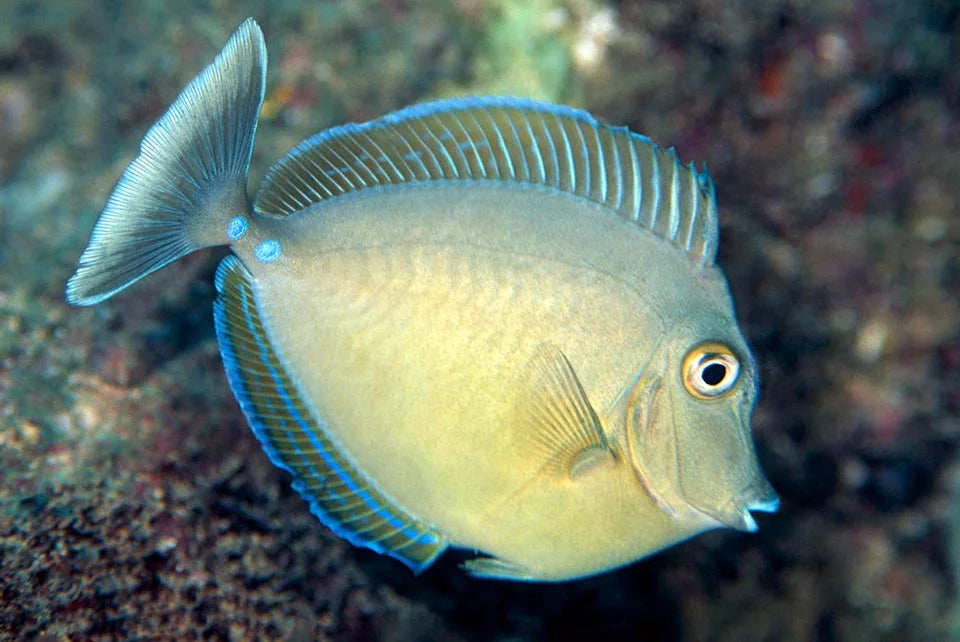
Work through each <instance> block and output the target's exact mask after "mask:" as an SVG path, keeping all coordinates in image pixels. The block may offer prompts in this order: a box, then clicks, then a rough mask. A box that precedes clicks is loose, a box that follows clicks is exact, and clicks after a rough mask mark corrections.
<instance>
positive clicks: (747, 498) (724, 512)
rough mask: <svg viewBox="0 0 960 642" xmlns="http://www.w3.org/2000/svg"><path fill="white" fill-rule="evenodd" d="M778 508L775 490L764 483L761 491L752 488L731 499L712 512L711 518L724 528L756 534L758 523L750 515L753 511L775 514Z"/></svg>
mask: <svg viewBox="0 0 960 642" xmlns="http://www.w3.org/2000/svg"><path fill="white" fill-rule="evenodd" d="M778 508H780V498H779V497H778V496H777V493H776V492H775V491H774V490H773V488H771V487H770V485H769V484H768V483H766V482H764V483H763V485H762V486H761V488H760V489H757V488H755V487H750V488H747V489H745V490H744V491H743V492H742V493H738V494H737V495H735V496H734V497H732V498H730V501H728V502H727V503H726V504H724V505H723V506H721V507H720V508H719V509H718V510H716V511H712V512H711V513H710V516H711V517H713V518H714V519H715V520H717V521H718V522H720V523H721V524H723V525H724V526H729V527H730V528H735V529H737V530H738V531H745V532H747V533H754V532H756V530H757V522H756V520H755V519H754V518H753V515H751V514H750V513H751V511H758V512H761V513H775V512H777V509H778Z"/></svg>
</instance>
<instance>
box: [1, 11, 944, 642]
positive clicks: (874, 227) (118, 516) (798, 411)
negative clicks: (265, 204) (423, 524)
mask: <svg viewBox="0 0 960 642" xmlns="http://www.w3.org/2000/svg"><path fill="white" fill-rule="evenodd" d="M267 6H269V8H267ZM247 16H252V17H254V18H256V19H257V20H258V21H259V23H260V24H261V26H262V27H263V29H264V31H265V33H266V39H267V46H268V50H269V54H270V70H269V72H268V75H267V99H266V102H265V104H264V110H263V117H262V120H261V122H260V127H259V136H258V139H257V144H256V147H255V149H254V156H253V161H252V176H251V183H250V184H251V185H256V184H257V183H258V182H259V179H260V177H261V176H262V174H263V173H264V172H265V170H266V168H267V167H268V166H269V165H270V164H271V163H272V162H273V161H274V160H275V159H277V158H279V157H280V156H281V155H282V154H283V153H285V152H286V151H287V150H288V149H289V148H290V147H291V146H292V145H294V144H295V143H296V142H298V141H299V140H300V139H302V138H304V137H306V136H308V135H309V134H312V133H314V132H316V131H319V130H321V129H323V128H325V127H328V126H331V125H335V124H340V123H343V122H346V121H363V120H367V119H369V118H373V117H376V116H379V115H382V114H384V113H387V112H389V111H392V110H394V109H397V108H399V107H402V106H404V105H407V104H409V103H413V102H419V101H423V100H428V99H432V98H438V97H446V96H454V95H471V94H488V93H494V94H510V95H522V96H529V97H533V98H540V99H547V100H552V101H556V102H563V103H567V104H570V105H573V106H575V107H582V108H585V109H587V110H589V111H590V112H592V113H593V114H595V115H596V116H597V117H599V118H601V119H603V120H604V121H606V122H609V123H611V124H625V125H629V126H630V127H631V128H632V129H633V130H635V131H638V132H640V133H643V134H646V135H648V136H650V137H651V138H653V139H654V140H655V141H657V142H658V143H660V144H661V145H664V146H675V147H676V149H677V151H678V154H679V156H680V158H681V159H682V160H683V161H691V160H693V161H696V162H697V163H698V165H699V164H701V163H706V164H707V165H708V166H709V169H710V172H711V174H712V175H713V177H714V179H715V181H716V184H717V194H718V200H719V207H720V223H721V241H720V252H719V257H718V261H719V264H720V265H721V267H722V268H723V269H724V271H725V272H726V274H727V277H728V278H729V281H730V284H731V289H732V291H733V296H734V299H735V302H736V304H737V311H738V317H739V320H740V322H741V324H742V327H743V331H744V333H745V335H746V336H747V339H748V341H749V342H750V344H751V346H752V348H753V350H754V352H755V356H756V358H757V361H758V363H759V368H760V372H761V395H760V402H759V405H758V408H757V411H756V414H755V419H754V426H755V428H754V430H755V435H756V439H757V442H758V450H759V455H760V459H761V463H762V465H763V468H764V471H765V472H766V474H767V476H768V477H769V479H770V481H771V483H772V484H773V486H774V487H775V488H776V489H777V491H778V492H779V494H780V497H781V499H782V507H781V509H780V512H779V513H777V514H775V515H762V516H759V518H758V523H759V527H760V530H759V532H758V533H756V534H753V535H748V534H743V533H738V532H735V531H732V530H722V531H715V532H711V533H707V534H705V535H702V536H699V537H697V538H695V539H693V540H691V541H688V542H686V543H683V544H680V545H678V546H675V547H673V548H670V549H668V550H667V551H665V552H663V553H661V554H658V555H656V556H654V557H651V558H648V559H645V560H642V561H640V562H638V563H635V564H633V565H631V566H629V567H627V568H624V569H620V570H618V571H614V572H611V573H607V574H604V575H601V576H597V577H594V578H590V579H586V580H580V581H575V582H569V583H565V584H556V585H551V584H531V585H524V584H510V583H503V582H489V581H478V580H473V579H470V578H468V577H467V576H466V575H465V574H464V573H463V572H462V571H461V570H459V569H458V568H457V563H458V562H460V561H462V560H463V559H465V558H466V557H468V555H467V554H459V555H458V554H447V555H444V556H443V557H442V558H441V559H440V560H439V561H438V563H437V564H436V565H435V566H434V567H432V568H431V569H429V570H428V571H427V572H426V573H424V574H423V575H421V576H419V577H415V576H413V575H412V574H411V573H410V572H409V571H408V570H407V569H406V568H405V567H404V566H402V565H401V564H399V563H398V562H396V561H394V560H391V559H388V558H383V557H380V556H378V555H376V554H375V553H372V552H370V551H367V550H360V549H357V548H353V547H351V546H350V545H349V544H347V543H345V542H343V541H341V540H339V539H337V538H335V537H334V536H333V535H332V534H330V533H329V532H328V531H327V530H326V529H324V528H323V527H322V526H321V525H320V523H319V522H318V521H317V520H316V519H315V518H314V517H313V516H312V515H310V513H309V511H308V508H307V504H306V503H305V502H304V501H302V500H301V499H300V498H299V497H298V496H297V495H296V493H295V492H294V491H293V490H292V489H291V488H290V486H289V481H290V480H289V478H288V476H287V475H286V473H284V472H282V471H280V470H278V469H276V468H274V467H273V466H272V465H271V464H270V463H269V462H268V460H267V457H266V455H264V454H263V452H262V451H261V449H260V446H259V444H258V443H257V442H256V440H255V438H254V437H253V435H252V434H251V433H250V431H249V429H248V428H247V426H246V424H245V422H244V419H243V417H242V415H241V412H240V410H239V408H238V407H237V405H236V402H235V401H234V399H233V398H232V396H231V394H230V392H229V388H228V386H227V383H226V379H225V377H224V374H223V370H222V367H221V364H220V358H219V354H218V351H217V346H216V340H215V338H214V331H213V322H212V313H211V307H212V302H213V298H214V288H213V279H212V275H213V271H214V269H215V267H216V264H217V262H218V259H219V258H220V257H222V256H223V254H224V252H225V250H208V251H204V252H200V253H197V254H194V255H191V256H190V257H188V258H186V259H183V260H181V261H179V262H177V263H176V264H174V265H172V266H170V267H168V268H167V269H165V270H163V271H162V272H159V273H157V274H155V275H152V276H151V277H149V278H148V279H146V280H144V281H142V282H140V283H138V284H137V285H136V286H135V287H133V288H131V289H129V290H127V291H125V292H124V293H123V294H121V295H120V296H117V297H115V298H114V299H111V300H110V301H108V302H105V303H104V304H102V305H100V306H97V307H96V308H92V309H79V308H70V307H68V306H67V305H66V304H65V303H64V302H63V295H64V284H65V281H66V279H67V278H68V277H69V276H70V274H71V273H72V272H73V270H74V268H75V266H76V260H77V258H78V257H79V255H80V252H81V251H82V249H83V247H84V246H85V244H86V240H87V237H88V234H89V231H90V229H91V228H92V225H93V222H94V220H95V219H96V216H97V214H98V213H99V211H100V210H101V209H102V207H103V205H104V203H105V200H106V198H107V196H108V195H109V193H110V191H111V189H112V188H113V186H114V184H115V182H116V180H117V179H118V178H119V175H120V173H121V172H122V170H123V168H124V167H125V166H126V164H127V163H128V162H129V161H130V160H131V159H132V158H133V157H134V155H135V154H136V150H137V145H138V143H139V140H140V138H141V137H142V136H143V134H144V133H145V131H146V130H147V128H148V127H149V126H150V125H151V124H152V123H153V122H154V121H155V120H156V119H157V118H158V117H159V116H160V115H161V114H162V113H163V111H164V110H165V109H166V107H167V106H168V105H169V104H170V102H172V100H173V98H174V97H175V96H176V94H177V93H178V92H179V91H180V89H181V88H182V87H183V86H184V85H185V84H186V83H187V82H188V81H189V80H190V79H191V78H192V77H193V76H194V75H195V74H196V73H197V72H199V71H200V69H202V68H203V66H204V65H206V64H207V63H208V62H210V60H211V59H212V57H213V55H214V54H215V53H216V52H217V51H218V50H219V48H220V47H221V46H222V45H223V43H224V42H225V41H226V39H227V37H228V36H229V35H230V33H231V32H232V31H233V30H234V29H235V28H236V26H237V25H238V24H239V23H240V22H241V21H242V20H243V19H244V18H245V17H247ZM958 61H960V3H957V2H948V1H946V0H943V1H936V0H927V1H924V2H910V3H904V2H898V1H894V0H855V1H853V2H849V1H839V0H824V1H817V2H811V1H809V0H778V1H771V2H764V3H756V2H751V1H748V0H736V1H730V2H720V1H709V0H683V1H678V0H663V1H656V2H621V3H602V2H597V1H592V0H565V1H564V0H556V1H550V0H530V1H520V0H517V1H515V2H511V1H508V0H456V1H454V2H439V1H429V2H428V1H419V2H415V1H413V0H385V1H382V2H373V1H366V0H362V1H360V0H351V2H320V1H312V2H293V1H288V0H278V1H275V2H271V3H269V5H267V4H266V3H258V2H252V1H251V2H214V3H210V4H209V5H201V4H200V3H195V2H188V1H186V0H163V1H160V0H150V1H143V2H136V3H124V2H115V1H107V0H103V1H98V2H34V1H33V0H30V1H28V0H5V1H4V2H3V4H2V6H0V639H50V640H59V639H68V638H69V639H74V640H81V639H103V640H109V639H144V638H161V639H162V638H167V639H182V640H188V639H212V640H246V639H287V640H312V639H320V640H438V641H439V640H444V641H445V640H504V641H505V640H511V641H513V640H518V641H519V640H564V639H570V640H576V639H583V640H587V639H591V640H592V639H622V640H630V639H642V640H738V641H739V640H825V641H828V640H939V639H950V638H954V639H960V608H958V606H957V604H956V593H957V584H956V577H957V576H956V568H957V565H958V563H960V467H958V464H957V462H956V456H957V444H958V440H960V296H958V295H960V286H958V285H957V284H958V281H960V216H958V211H957V207H958V203H960V154H958V152H957V149H958V147H960V65H958V64H957V63H958Z"/></svg>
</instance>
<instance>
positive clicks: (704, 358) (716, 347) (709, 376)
mask: <svg viewBox="0 0 960 642" xmlns="http://www.w3.org/2000/svg"><path fill="white" fill-rule="evenodd" d="M739 375H740V360H739V359H737V357H736V355H734V354H733V352H732V351H731V350H730V348H728V347H727V346H725V345H723V344H722V343H716V342H713V341H710V342H707V343H701V344H700V345H698V346H696V347H694V348H693V349H692V350H690V352H688V353H687V356H686V357H684V358H683V386H684V388H686V389H687V392H689V393H690V394H691V395H693V396H694V397H696V398H698V399H715V398H717V397H719V396H721V395H723V394H725V393H726V392H728V391H729V390H730V389H731V388H733V384H735V383H736V382H737V377H738V376H739Z"/></svg>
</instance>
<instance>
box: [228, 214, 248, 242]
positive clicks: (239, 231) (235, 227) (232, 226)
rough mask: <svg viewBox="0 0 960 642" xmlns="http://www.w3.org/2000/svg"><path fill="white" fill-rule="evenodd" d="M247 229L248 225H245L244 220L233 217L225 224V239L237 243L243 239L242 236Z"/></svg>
mask: <svg viewBox="0 0 960 642" xmlns="http://www.w3.org/2000/svg"><path fill="white" fill-rule="evenodd" d="M249 228H250V224H249V223H247V219H246V218H244V217H242V216H234V217H233V218H232V219H230V222H229V223H227V238H229V239H230V240H231V241H239V240H240V239H242V238H243V235H244V234H246V233H247V230H248V229H249Z"/></svg>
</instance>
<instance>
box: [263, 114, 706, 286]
mask: <svg viewBox="0 0 960 642" xmlns="http://www.w3.org/2000/svg"><path fill="white" fill-rule="evenodd" d="M661 167H662V168H663V169H664V172H663V173H661ZM450 180H468V181H475V182H483V181H500V182H513V183H516V184H518V185H530V186H540V187H545V188H548V189H558V190H560V191H563V192H565V193H569V194H571V195H574V196H577V197H579V198H584V199H587V200H590V201H592V202H594V203H596V204H599V205H602V206H604V207H606V208H608V209H609V210H610V211H611V212H612V213H614V214H616V215H618V216H620V217H622V218H625V219H627V220H630V221H632V222H633V223H635V224H636V225H638V226H639V227H641V228H644V229H647V230H649V231H651V232H653V233H654V234H656V235H657V236H660V237H661V238H663V239H664V240H666V241H668V242H670V243H671V244H673V245H674V246H676V247H678V248H679V249H681V250H683V251H685V252H686V253H687V254H688V255H689V256H690V258H691V259H693V260H694V261H695V262H696V263H698V264H699V265H700V266H701V267H703V266H706V265H709V264H712V263H713V260H714V258H715V253H716V243H717V235H718V230H717V215H716V199H715V190H714V186H713V181H712V180H711V178H710V175H709V173H708V172H707V171H706V169H705V168H704V170H702V171H697V169H696V168H695V167H694V166H693V164H692V163H688V164H682V163H680V161H679V159H678V158H677V155H676V152H675V151H674V150H673V148H670V149H662V148H660V147H658V146H657V145H656V144H655V143H654V142H653V141H651V140H650V139H649V138H648V137H646V136H643V135H641V134H637V133H634V132H631V131H630V130H629V129H628V128H626V127H612V126H608V125H604V124H603V123H601V122H600V121H598V120H597V119H596V118H594V117H593V116H591V115H590V114H588V113H587V112H584V111H581V110H578V109H573V108H571V107H565V106H561V105H553V104H549V103H543V102H539V101H535V100H530V99H525V98H511V97H476V98H453V99H445V100H438V101H434V102H429V103H423V104H419V105H413V106H410V107H406V108H404V109H401V110H399V111H396V112H393V113H391V114H387V115H385V116H382V117H381V118H378V119H376V120H372V121H369V122H366V123H360V124H358V123H348V124H345V125H340V126H337V127H333V128H330V129H327V130H325V131H322V132H320V133H318V134H315V135H313V136H311V137H309V138H307V139H306V140H304V141H302V142H301V143H300V144H298V145H297V146H296V147H294V148H293V149H292V150H291V151H290V152H289V153H288V154H286V155H285V156H284V157H282V158H281V159H279V160H278V161H277V162H276V163H274V165H273V166H272V167H271V168H270V169H269V170H268V172H267V174H266V176H265V178H264V180H263V182H262V183H261V185H260V189H259V190H258V192H257V194H256V198H255V199H254V209H255V210H256V211H257V212H259V213H260V214H263V215H267V216H274V217H281V218H282V217H284V216H287V215H290V214H293V213H294V212H297V211H300V210H303V209H306V208H308V207H310V206H312V205H316V204H318V203H320V202H323V201H327V200H329V199H332V198H335V197H338V196H341V195H345V194H348V193H350V192H353V191H357V190H362V189H365V188H369V187H384V186H388V185H397V184H402V183H420V182H432V181H450Z"/></svg>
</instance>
